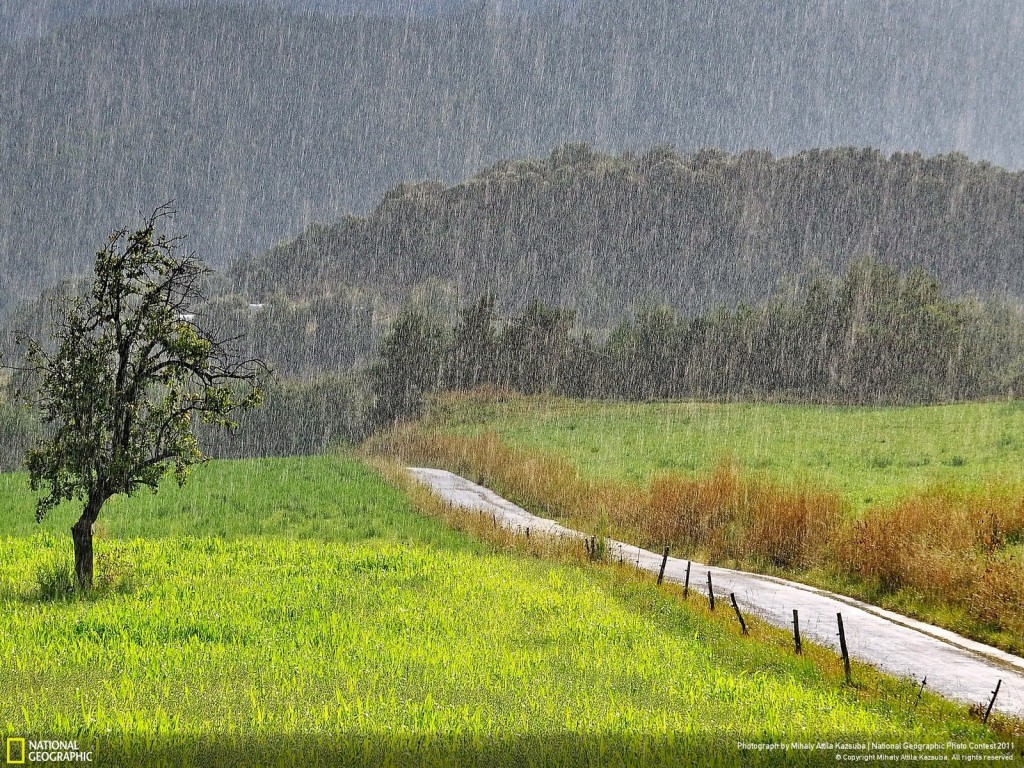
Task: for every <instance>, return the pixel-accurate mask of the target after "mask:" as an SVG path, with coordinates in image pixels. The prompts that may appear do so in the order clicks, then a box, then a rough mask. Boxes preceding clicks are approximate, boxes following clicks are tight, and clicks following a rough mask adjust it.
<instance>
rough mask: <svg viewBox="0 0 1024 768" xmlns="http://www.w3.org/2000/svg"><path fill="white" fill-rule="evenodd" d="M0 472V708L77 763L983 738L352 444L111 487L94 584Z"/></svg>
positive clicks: (294, 761)
mask: <svg viewBox="0 0 1024 768" xmlns="http://www.w3.org/2000/svg"><path fill="white" fill-rule="evenodd" d="M0 483H2V487H0V494H2V499H3V506H2V509H3V512H2V513H0V541H2V545H3V549H4V553H5V557H4V558H3V559H2V561H0V612H2V615H3V616H4V631H3V632H2V633H0V658H2V659H3V664H2V666H0V691H3V692H4V695H3V696H2V697H0V724H2V728H3V732H4V733H5V734H6V735H7V736H26V737H29V738H33V737H35V738H50V739H70V738H75V739H77V740H78V741H79V742H80V743H81V744H92V743H94V742H95V743H96V744H97V745H98V752H97V757H96V759H95V760H94V763H93V764H95V765H141V764H165V765H175V766H182V765H196V766H199V765H204V766H205V765H215V764H239V765H266V764H280V765H312V764H324V765H344V764H359V765H403V766H404V765H414V764H426V765H452V764H480V765H510V766H511V765H516V766H519V765H581V764H591V765H602V766H604V765H659V766H660V765H683V764H694V763H695V762H699V763H700V764H702V765H732V764H743V765H800V764H834V762H835V755H834V752H830V751H827V750H826V751H823V752H813V751H811V752H808V751H802V750H797V751H789V752H782V751H772V752H769V751H766V752H756V751H748V752H740V751H739V750H738V748H737V742H738V741H749V742H776V743H778V742H783V743H788V742H822V741H831V742H835V741H845V740H851V739H852V740H859V739H869V738H870V739H872V740H875V741H895V742H912V743H913V742H931V743H936V742H940V743H941V742H946V741H947V740H951V739H952V740H954V741H969V742H977V741H992V740H993V739H994V738H995V737H994V736H993V735H992V734H991V733H990V732H988V731H986V730H985V729H984V728H982V726H981V725H980V724H978V723H977V722H976V721H972V720H971V719H969V718H968V717H967V716H966V714H965V712H964V708H963V707H954V706H952V705H950V704H947V703H945V702H941V701H939V700H936V699H932V698H930V697H929V696H927V695H926V696H925V699H924V701H923V703H922V704H921V705H920V706H919V707H917V708H915V707H914V706H913V701H914V698H915V696H916V690H915V688H914V687H913V686H911V685H910V684H909V683H901V682H896V681H891V680H886V679H884V678H879V677H877V676H875V675H873V674H872V673H869V672H868V671H867V670H860V671H859V672H858V677H859V678H860V680H861V681H862V684H861V687H860V688H858V689H850V688H846V687H845V686H843V685H841V683H840V682H839V669H838V665H837V664H833V662H834V659H831V657H830V656H829V655H828V654H827V653H826V652H821V653H817V654H816V653H815V652H812V653H811V654H810V655H809V657H805V658H796V657H794V656H793V655H792V654H791V653H790V652H789V651H788V650H786V649H785V642H784V641H783V642H781V643H779V644H773V643H772V642H763V641H760V640H757V639H754V638H741V637H739V636H738V635H737V633H736V632H735V630H734V629H733V628H732V627H731V625H729V624H727V623H725V622H723V620H721V619H714V620H712V619H709V618H708V617H707V616H705V615H704V614H703V613H702V612H701V611H699V610H697V611H694V610H691V609H689V608H687V607H686V606H685V605H683V604H682V603H681V602H680V601H679V600H678V599H676V598H673V597H671V596H668V595H666V594H665V593H664V592H662V591H659V590H657V589H656V588H655V587H654V586H653V584H652V583H650V582H649V581H642V580H639V579H631V578H627V577H625V576H623V575H622V574H620V573H619V572H617V570H615V569H613V568H610V567H605V568H594V567H584V566H580V565H574V564H567V563H554V562H549V561H544V560H539V559H536V558H531V557H525V556H522V555H515V554H513V553H504V552H498V551H495V550H494V549H493V548H492V547H490V546H488V545H485V544H484V543H482V542H479V541H475V540H473V539H470V538H469V537H468V536H466V535H463V534H459V533H456V532H453V531H451V530H449V529H447V528H444V527H443V526H442V525H441V524H440V523H439V522H437V521H435V520H433V519H430V518H427V517H424V516H423V515H421V514H419V513H418V512H417V511H416V510H414V509H413V508H412V507H411V505H410V502H409V501H408V500H407V499H406V497H405V496H404V495H403V494H402V493H401V492H400V491H399V490H397V489H396V488H394V487H392V486H390V485H388V484H387V483H385V482H384V481H383V480H381V478H380V477H379V476H378V475H377V474H376V473H375V472H374V471H373V470H371V469H369V468H367V467H365V466H363V465H361V464H360V463H358V462H357V461H355V460H352V459H348V458H341V457H319V458H301V459H299V458H297V459H281V460H263V461H238V462H214V463H211V464H209V465H205V466H202V467H200V468H199V469H198V470H197V471H196V472H195V475H194V477H193V479H192V480H191V482H190V484H189V485H188V486H186V487H185V488H184V489H178V488H177V487H176V486H174V485H173V484H168V486H167V487H166V488H164V489H163V490H162V492H161V493H160V494H159V495H157V496H151V495H144V496H140V497H138V498H136V499H132V500H123V499H119V500H116V501H115V502H114V503H112V504H111V506H110V508H109V509H107V510H105V512H104V515H103V516H102V517H101V521H102V523H103V526H102V538H100V539H99V540H98V541H97V554H98V558H99V560H98V563H97V568H98V577H99V579H100V581H101V582H103V583H105V584H106V586H105V587H104V588H103V589H100V590H99V591H97V592H95V593H93V594H90V595H87V596H84V597H80V596H71V597H67V598H63V599H44V598H43V597H42V596H41V593H40V588H39V586H38V584H37V574H40V573H42V574H45V573H48V572H52V570H53V569H54V568H55V567H56V566H55V564H57V565H59V564H61V563H64V564H65V567H69V565H68V563H69V559H70V539H69V536H67V535H66V530H67V527H68V525H69V524H70V522H71V521H72V516H73V514H74V510H73V509H71V508H64V509H60V510H58V511H57V512H56V513H55V514H54V515H53V517H52V518H50V519H48V520H47V521H45V522H44V523H43V524H42V526H38V527H37V526H35V524H33V523H31V522H29V521H30V520H31V514H32V499H31V496H30V495H29V494H28V492H27V490H26V488H25V478H24V476H20V475H8V476H4V477H3V478H0ZM763 631H764V632H767V631H768V630H763ZM823 659H825V662H823V661H822V660H823ZM823 663H824V664H825V666H826V667H829V669H827V670H825V671H823V669H822V664H823Z"/></svg>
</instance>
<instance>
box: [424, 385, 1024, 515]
mask: <svg viewBox="0 0 1024 768" xmlns="http://www.w3.org/2000/svg"><path fill="white" fill-rule="evenodd" d="M434 417H435V425H436V426H437V427H439V428H443V429H445V431H447V432H451V433H455V434H462V435H469V436H474V435H480V434H483V433H484V432H494V433H495V434H497V435H498V437H500V438H501V439H502V440H503V441H504V442H506V443H508V444H509V445H513V446H523V447H530V448H534V449H538V450H540V451H543V452H547V453H555V454H558V455H562V456H565V457H566V458H568V459H569V460H570V461H571V462H572V463H573V464H574V466H576V467H577V468H578V469H579V470H580V472H581V473H582V474H583V475H584V476H587V477H600V478H610V479H620V480H630V481H634V482H640V483H645V482H647V481H649V480H650V479H651V478H652V477H654V476H656V475H658V474H661V473H664V472H702V471H704V472H706V471H710V470H712V469H714V468H715V467H716V466H717V465H718V464H719V463H720V462H721V461H722V460H723V459H727V460H729V461H730V462H732V463H735V464H736V466H737V467H738V468H739V469H740V471H742V472H743V473H744V474H745V475H761V476H763V477H765V478H767V479H770V480H773V481H776V482H778V483H780V484H782V485H787V486H793V485H800V484H804V483H811V484H813V485H814V486H815V487H816V488H818V489H821V490H827V491H834V492H837V493H839V494H840V495H841V496H842V497H843V498H844V499H845V500H846V501H847V502H848V503H849V504H850V505H851V507H853V508H854V509H855V510H859V509H864V508H866V507H868V506H871V505H872V504H878V503H891V502H894V501H896V500H898V499H901V498H903V497H905V496H907V495H908V494H911V493H913V492H915V491H920V490H925V489H927V488H929V487H931V486H934V485H935V484H937V483H948V482H955V483H956V484H957V485H959V486H961V487H964V488H968V489H978V488H982V487H984V486H986V485H987V484H988V483H990V482H991V481H992V480H993V479H995V480H998V481H1000V482H1003V483H1014V484H1018V485H1019V484H1020V483H1021V473H1020V467H1021V466H1024V402H1010V403H1006V402H998V403H967V404H959V405H939V406H919V407H898V408H896V407H892V408H861V407H839V406H817V405H785V404H754V403H641V404H637V403H599V402H594V401H578V400H566V399H562V398H523V397H515V396H512V397H507V398H502V399H495V398H493V397H476V398H473V397H456V398H449V399H443V400H441V401H440V402H439V403H438V406H437V407H436V408H435V410H434Z"/></svg>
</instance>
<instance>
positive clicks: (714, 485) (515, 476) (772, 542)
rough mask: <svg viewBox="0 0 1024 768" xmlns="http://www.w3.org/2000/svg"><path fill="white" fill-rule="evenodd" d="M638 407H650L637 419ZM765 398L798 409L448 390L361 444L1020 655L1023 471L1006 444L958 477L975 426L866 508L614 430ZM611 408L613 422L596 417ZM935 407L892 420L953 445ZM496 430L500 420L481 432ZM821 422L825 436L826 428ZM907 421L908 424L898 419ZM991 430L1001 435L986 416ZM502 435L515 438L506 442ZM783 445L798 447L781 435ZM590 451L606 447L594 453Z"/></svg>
mask: <svg viewBox="0 0 1024 768" xmlns="http://www.w3.org/2000/svg"><path fill="white" fill-rule="evenodd" d="M645 407H646V408H648V409H649V410H650V413H644V408H645ZM775 407H779V408H782V409H783V411H784V413H789V414H791V413H792V412H794V409H795V408H796V407H795V406H732V405H701V406H699V407H698V406H694V405H692V404H677V405H666V404H653V405H650V406H635V405H634V406H628V407H627V406H621V405H618V404H601V403H569V402H566V401H562V400H555V401H551V400H547V399H527V398H521V397H512V398H509V399H507V400H504V401H501V400H498V401H496V400H493V399H492V400H483V399H482V398H481V397H480V396H478V397H475V398H474V397H471V398H460V399H455V400H443V401H441V403H440V408H438V409H436V410H435V411H434V412H433V414H432V417H431V418H429V419H428V420H426V421H424V422H422V423H420V424H417V425H412V426H410V427H407V428H404V429H402V430H399V431H397V432H395V433H393V434H390V435H386V436H381V437H379V438H378V439H377V442H376V444H371V445H370V446H369V448H370V449H371V450H381V451H383V452H393V453H394V454H395V455H397V456H399V457H401V458H402V459H403V460H406V461H409V462H414V463H426V464H433V465H436V466H443V467H445V468H448V469H452V470H453V471H456V472H458V473H460V474H464V475H467V476H469V477H471V478H472V479H474V480H476V481H478V482H482V483H483V484H485V485H489V486H492V487H494V488H495V489H496V490H498V492H499V493H503V494H504V495H507V496H508V497H509V498H511V499H513V500H514V501H516V502H517V503H520V504H522V505H524V506H526V507H528V508H531V509H533V510H534V511H536V512H537V513H539V514H543V515H548V516H554V517H560V518H562V519H564V520H566V521H568V523H569V524H570V525H572V526H574V527H576V528H579V529H581V530H586V531H590V532H592V533H597V534H602V533H607V534H609V535H612V536H614V537H616V538H619V539H622V540H625V541H630V542H634V543H637V544H640V545H642V546H645V547H647V548H651V549H660V548H661V547H662V546H664V545H665V544H671V545H672V546H673V547H674V548H675V550H676V551H677V552H678V553H680V554H682V555H689V556H693V557H695V558H697V559H700V560H703V561H705V562H712V563H716V564H721V565H726V566H732V567H741V568H743V569H746V570H753V571H760V572H765V573H770V574H775V575H782V576H786V577H789V578H794V579H796V580H798V581H804V582H806V583H810V584H814V585H816V586H819V587H823V588H826V589H833V590H835V591H838V592H841V593H843V594H848V595H851V596H854V597H859V598H861V599H863V600H866V601H868V602H872V603H875V604H877V605H881V606H884V607H887V608H892V609H894V610H898V611H900V612H902V613H905V614H908V615H911V616H914V617H915V618H919V619H922V620H925V621H929V622H932V623H935V624H938V625H941V626H944V627H946V628H948V629H951V630H953V631H956V632H959V633H961V634H964V635H967V636H970V637H973V638H975V639H978V640H981V641H983V642H987V643H990V644H993V645H996V646H999V647H1001V648H1003V649H1005V650H1008V651H1011V652H1014V653H1022V652H1024V645H1022V638H1024V561H1022V560H1021V558H1020V555H1019V552H1020V546H1021V543H1022V542H1024V491H1022V489H1021V486H1020V482H1019V480H1015V481H1010V480H1007V479H1006V478H1007V475H1008V474H1009V466H1008V465H1009V463H1010V462H1011V461H1012V460H1013V454H1012V453H1004V454H1000V455H999V457H998V460H997V459H995V458H992V457H991V456H990V457H988V458H987V459H986V462H987V463H988V464H989V465H993V466H999V467H1000V468H1001V469H1000V471H999V472H996V473H995V474H994V475H992V476H990V477H989V478H988V479H987V480H984V481H983V480H980V479H978V480H964V479H962V478H960V477H959V476H958V475H957V473H958V472H960V471H961V469H962V468H963V467H964V466H969V465H971V464H975V463H977V464H980V463H982V462H981V461H980V460H976V456H975V455H974V454H972V453H968V448H970V446H971V445H972V443H976V442H977V441H978V439H979V438H978V435H981V434H984V432H985V430H983V429H982V428H981V427H979V426H977V424H975V426H974V427H973V431H972V430H971V429H967V428H963V429H961V430H960V432H961V433H963V438H962V440H961V441H960V442H961V450H962V451H963V452H964V453H966V454H967V456H968V458H967V459H965V462H964V464H962V465H961V466H958V467H950V468H948V470H947V471H948V475H947V476H944V477H942V476H935V477H933V478H932V479H933V480H935V481H936V482H935V483H933V484H931V485H923V486H919V485H918V484H917V482H918V481H920V482H924V481H923V480H922V479H921V478H918V479H917V480H916V481H915V482H914V483H909V484H908V483H904V484H902V485H891V486H889V490H888V491H887V492H886V493H887V494H888V495H893V500H891V501H887V502H874V503H872V504H870V505H869V506H867V507H864V506H863V505H857V504H855V503H854V502H852V501H851V500H850V498H849V496H848V495H844V494H841V493H839V492H838V491H836V490H834V489H833V488H832V486H830V485H829V484H828V483H827V482H825V483H818V482H815V480H814V478H813V475H812V474H801V475H800V476H799V480H796V479H793V478H792V477H790V479H789V480H788V481H786V479H785V477H786V476H785V475H778V476H777V475H775V474H773V473H771V472H768V471H765V470H762V471H754V470H752V469H750V468H749V466H747V467H744V465H743V462H742V459H741V457H739V456H735V455H730V454H729V453H728V452H727V453H725V454H722V455H720V456H719V460H718V464H716V465H714V466H712V467H710V468H709V467H704V466H701V467H700V468H699V469H696V470H692V471H681V470H679V469H664V468H658V467H656V466H655V465H656V463H657V461H656V457H658V456H663V455H668V454H671V453H672V452H673V451H674V450H676V448H675V447H674V444H675V442H677V441H683V442H687V441H689V440H690V439H691V438H692V437H693V435H692V434H691V433H672V432H666V433H665V436H664V441H663V442H662V443H657V444H654V443H653V442H652V443H651V444H650V446H649V450H648V453H646V454H645V453H644V452H643V450H640V449H638V448H637V446H636V444H635V442H632V441H634V440H635V438H636V431H635V430H636V429H637V427H636V425H635V424H634V425H633V427H623V423H624V421H623V420H624V419H625V417H624V414H627V413H628V414H630V418H631V419H632V420H633V421H635V422H636V423H639V424H642V423H644V422H645V421H646V422H648V423H650V422H651V421H653V420H656V419H659V418H662V417H664V415H665V413H666V412H675V411H676V410H677V409H684V408H696V409H697V410H698V411H701V412H703V411H708V412H711V411H714V410H715V409H722V411H723V413H724V414H725V415H722V414H720V415H719V417H718V418H719V419H721V420H731V419H733V418H734V417H735V416H736V414H738V413H742V412H744V410H745V411H746V412H747V413H750V414H759V415H758V416H757V418H756V419H755V422H756V423H755V424H754V426H752V427H751V430H752V431H753V432H754V433H757V432H758V431H759V430H763V429H764V420H767V419H770V416H765V414H770V413H771V409H772V408H775ZM605 410H607V411H608V412H609V414H608V415H607V417H605V416H603V415H602V413H603V411H605ZM848 410H849V409H843V412H846V411H848ZM935 410H936V409H893V412H894V414H895V415H894V419H895V420H896V421H900V420H903V421H904V422H905V421H906V420H907V419H908V418H909V416H908V414H913V413H918V414H920V415H921V421H922V426H921V428H920V430H919V432H920V434H921V438H920V440H921V444H922V445H925V446H926V445H928V444H930V443H929V441H930V440H932V438H933V437H934V438H935V439H936V440H939V439H940V438H941V439H942V440H948V439H952V438H951V437H950V436H946V435H940V434H939V432H941V430H940V429H939V426H938V425H942V424H952V423H953V422H951V421H950V419H951V418H952V417H951V416H949V415H948V414H946V415H944V416H941V417H937V416H936V415H935ZM956 412H957V413H960V414H964V413H972V412H974V413H975V415H976V417H977V421H983V420H984V417H985V416H986V414H987V415H988V416H989V417H991V419H992V420H995V421H998V420H999V419H1003V420H1004V421H1003V422H1000V423H1001V426H1000V427H999V429H1000V430H1002V429H1007V428H1009V426H1008V425H1009V424H1010V423H1011V420H1012V419H1015V418H1017V413H1018V410H1017V408H1016V407H1015V406H1005V405H995V404H979V405H972V406H963V407H959V406H958V407H957V411H956ZM820 413H821V409H819V408H810V409H809V415H807V416H806V417H805V418H804V421H805V422H809V421H814V420H816V419H820V418H821V416H820ZM877 413H880V411H878V409H868V417H870V418H876V416H875V414H877ZM544 414H548V415H547V416H545V415H544ZM752 418H753V417H752ZM546 419H547V420H546ZM797 421H799V420H797ZM730 423H732V422H730ZM780 423H781V422H779V423H777V426H779V424H780ZM851 423H852V422H851ZM492 424H493V425H494V426H495V429H494V430H487V429H486V427H487V426H489V425H492ZM510 424H512V425H513V426H511V427H510V426H509V425H510ZM620 427H621V428H623V432H624V435H623V437H622V439H621V440H617V438H618V435H617V434H616V433H615V432H614V430H615V429H619V428H620ZM818 427H819V431H821V430H824V426H823V425H822V424H818ZM847 427H849V424H847ZM779 428H780V429H781V426H780V427H779ZM795 428H796V427H794V429H795ZM952 428H953V427H952V426H951V427H950V429H952ZM630 429H633V430H634V431H633V432H630ZM730 429H731V430H732V432H730V431H729V430H724V434H725V438H723V439H724V441H725V442H726V443H727V444H728V442H729V440H730V437H729V435H730V434H734V433H736V432H738V431H741V430H740V427H739V426H737V425H733V426H732V427H730ZM903 429H904V431H907V430H908V429H909V428H907V427H906V426H905V425H904V428H903ZM988 430H989V432H993V431H998V430H996V428H995V427H992V426H991V425H989V427H988ZM783 432H784V430H783ZM506 433H508V434H509V435H510V436H508V437H505V436H504V435H505V434H506ZM568 434H571V435H574V436H577V437H578V440H574V439H572V438H570V437H568V436H567V435H568ZM857 434H858V435H859V437H858V438H857V439H859V440H860V442H861V443H871V442H878V441H879V440H882V439H885V440H888V439H889V438H888V437H886V435H889V434H890V433H889V432H886V431H885V430H884V429H883V430H882V431H881V432H879V433H875V434H874V435H871V434H867V435H860V434H859V433H857ZM535 435H536V436H538V437H537V439H536V440H535V441H533V442H531V436H535ZM552 435H558V436H559V437H558V438H557V439H555V438H553V437H552ZM972 435H973V436H972ZM787 440H788V441H789V442H787ZM712 442H713V438H712V437H707V438H706V439H705V444H704V445H703V448H702V449H701V450H703V451H704V453H705V454H708V455H711V454H712V453H713V448H712V446H711V443H712ZM797 442H799V441H797ZM853 442H857V440H855V439H854V436H853V435H852V434H850V433H849V429H848V428H847V431H845V432H844V431H842V430H840V429H839V428H838V427H836V431H835V435H834V437H833V443H834V444H835V446H836V447H837V452H838V453H840V454H841V455H849V452H850V448H849V445H848V444H849V443H853ZM783 443H784V444H788V445H792V444H793V441H792V439H791V438H786V439H783ZM553 445H554V446H556V447H552V446H553ZM595 445H603V446H606V448H604V449H603V451H604V453H603V454H602V458H601V459H600V461H598V462H596V463H595V461H594V459H593V455H594V452H593V446H595ZM1004 447H1006V446H1004ZM634 450H635V452H634ZM679 450H684V451H688V452H690V453H693V452H694V451H695V450H696V449H695V448H694V447H693V445H692V444H689V443H687V445H686V446H684V447H682V448H679ZM1007 450H1009V448H1007ZM844 451H845V452H846V454H843V452H844ZM723 455H724V456H727V457H729V458H726V459H723V458H722V456H723ZM749 455H750V454H749V453H748V464H749ZM616 460H620V461H621V463H623V464H628V465H630V466H634V467H635V466H641V465H642V466H643V467H644V470H643V472H640V473H638V475H639V478H640V479H631V478H630V477H628V474H629V473H628V472H627V473H624V472H623V471H622V468H621V467H619V468H618V469H617V470H613V469H608V470H605V469H602V468H603V467H605V466H614V462H615V461H616ZM644 462H646V463H644ZM781 463H782V460H780V464H781ZM848 466H849V471H850V474H851V475H852V476H853V477H854V478H858V479H856V481H855V482H857V483H859V484H860V486H859V487H863V486H864V483H878V482H881V481H879V480H878V479H877V478H875V479H874V480H864V476H865V471H866V470H865V468H864V466H863V464H857V463H856V462H854V461H853V460H852V459H851V460H850V462H849V465H848ZM876 470H878V471H881V470H879V468H877V467H876ZM604 472H607V474H606V475H605V474H603V473H604ZM1004 473H1005V474H1004ZM1018 474H1019V473H1018ZM1014 477H1015V478H1016V477H1018V475H1014ZM940 480H941V482H939V481H940ZM850 482H854V481H850ZM897 490H898V491H899V494H898V495H896V494H897Z"/></svg>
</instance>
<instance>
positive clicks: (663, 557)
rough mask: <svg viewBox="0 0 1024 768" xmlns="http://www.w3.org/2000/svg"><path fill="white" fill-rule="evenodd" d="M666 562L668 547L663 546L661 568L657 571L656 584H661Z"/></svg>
mask: <svg viewBox="0 0 1024 768" xmlns="http://www.w3.org/2000/svg"><path fill="white" fill-rule="evenodd" d="M667 564H668V547H667V546H666V547H665V554H664V555H662V556H661V570H660V571H658V586H659V587H660V586H661V582H662V580H663V579H664V578H665V566H666V565H667Z"/></svg>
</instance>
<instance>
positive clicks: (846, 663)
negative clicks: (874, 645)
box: [836, 613, 853, 685]
mask: <svg viewBox="0 0 1024 768" xmlns="http://www.w3.org/2000/svg"><path fill="white" fill-rule="evenodd" d="M836 619H838V621H839V650H841V651H842V652H843V669H844V670H845V671H846V684H847V685H853V680H852V679H851V678H850V652H849V650H847V648H846V632H845V631H844V630H843V614H841V613H837V614H836Z"/></svg>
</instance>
